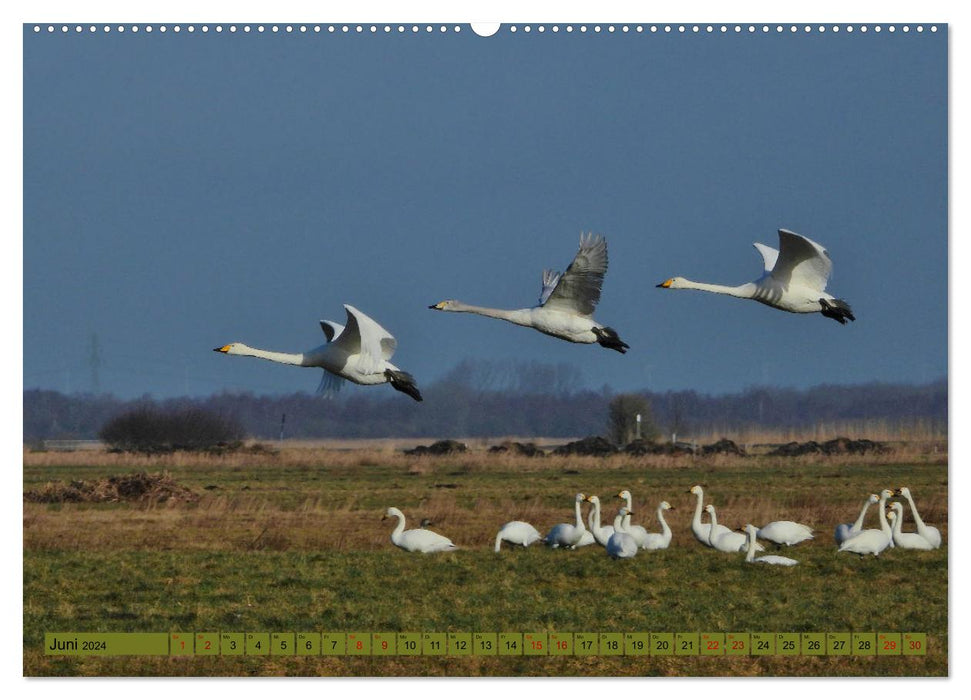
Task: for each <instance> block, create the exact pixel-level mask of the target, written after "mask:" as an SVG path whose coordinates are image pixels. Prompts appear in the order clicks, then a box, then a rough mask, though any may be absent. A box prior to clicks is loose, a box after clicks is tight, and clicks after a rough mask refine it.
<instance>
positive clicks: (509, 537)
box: [496, 520, 542, 552]
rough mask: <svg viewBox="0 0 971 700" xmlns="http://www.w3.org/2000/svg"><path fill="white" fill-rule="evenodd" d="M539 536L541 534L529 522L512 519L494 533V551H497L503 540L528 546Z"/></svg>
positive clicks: (537, 539) (536, 540) (538, 538)
mask: <svg viewBox="0 0 971 700" xmlns="http://www.w3.org/2000/svg"><path fill="white" fill-rule="evenodd" d="M541 538H542V535H540V534H539V532H538V531H537V530H536V528H535V527H533V526H532V525H530V524H529V523H524V522H523V521H522V520H513V521H511V522H508V523H506V524H505V525H503V526H502V527H501V528H500V529H499V532H498V533H497V534H496V551H497V552H498V551H499V546H500V545H501V544H502V542H503V540H505V541H506V542H508V543H509V544H518V545H521V546H522V547H528V546H529V545H531V544H533V542H539V540H540V539H541Z"/></svg>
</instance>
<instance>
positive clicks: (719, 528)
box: [688, 485, 765, 552]
mask: <svg viewBox="0 0 971 700" xmlns="http://www.w3.org/2000/svg"><path fill="white" fill-rule="evenodd" d="M688 493H691V494H694V495H695V496H696V497H697V499H698V501H697V503H696V504H695V515H694V518H692V520H691V532H692V534H694V536H695V539H696V540H698V541H699V542H701V543H702V544H703V545H705V546H706V547H711V546H712V544H711V540H712V539H718V538H719V537H721V536H722V535H728V534H732V530H731V528H728V527H725V526H724V525H719V524H718V523H717V522H715V519H714V518H712V522H711V524H708V523H703V522H701V511H702V505H703V502H704V500H705V492H704V490H702V488H701V486H698V485H695V486H692V487H691V488H690V489H689V490H688ZM734 534H738V533H734ZM743 537H744V535H743ZM745 546H746V547H747V546H748V540H746V541H745ZM755 549H756V551H758V552H761V551H764V550H765V547H764V546H762V545H761V544H756V545H755Z"/></svg>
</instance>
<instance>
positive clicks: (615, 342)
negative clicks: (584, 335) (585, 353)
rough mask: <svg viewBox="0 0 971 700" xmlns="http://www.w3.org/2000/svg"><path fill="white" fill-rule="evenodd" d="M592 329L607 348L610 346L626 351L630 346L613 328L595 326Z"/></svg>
mask: <svg viewBox="0 0 971 700" xmlns="http://www.w3.org/2000/svg"><path fill="white" fill-rule="evenodd" d="M592 330H593V334H594V335H595V336H597V342H598V343H600V344H601V345H602V346H603V347H605V348H610V349H611V350H616V351H617V352H620V353H625V352H627V350H628V348H630V345H628V344H627V343H625V342H624V341H623V340H621V339H620V336H619V335H617V331H615V330H614V329H613V328H610V327H608V326H604V327H603V328H597V327H594V328H593V329H592Z"/></svg>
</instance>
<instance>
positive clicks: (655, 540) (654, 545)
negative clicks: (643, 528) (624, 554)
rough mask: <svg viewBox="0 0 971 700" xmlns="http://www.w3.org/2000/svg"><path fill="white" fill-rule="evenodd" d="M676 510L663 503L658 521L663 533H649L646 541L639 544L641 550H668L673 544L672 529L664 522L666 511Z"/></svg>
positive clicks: (659, 510)
mask: <svg viewBox="0 0 971 700" xmlns="http://www.w3.org/2000/svg"><path fill="white" fill-rule="evenodd" d="M666 510H674V507H673V506H672V505H671V504H670V503H668V502H667V501H661V503H660V504H659V505H658V507H657V520H658V522H659V523H661V532H648V533H647V534H646V535H645V536H644V539H643V540H642V541H640V542H638V543H637V544H638V545H640V547H641V549H667V548H668V545H670V544H671V528H670V527H668V524H667V522H666V521H665V520H664V511H666Z"/></svg>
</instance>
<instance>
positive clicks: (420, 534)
mask: <svg viewBox="0 0 971 700" xmlns="http://www.w3.org/2000/svg"><path fill="white" fill-rule="evenodd" d="M388 518H397V519H398V524H397V525H395V528H394V530H392V532H391V542H392V543H393V544H394V546H395V547H400V548H401V549H403V550H405V551H406V552H426V553H427V552H447V551H449V550H452V549H458V547H456V546H455V545H454V544H452V540H450V539H449V538H447V537H445V536H443V535H439V534H438V533H437V532H432V531H431V530H405V515H404V513H402V512H401V511H400V510H398V509H397V508H388V511H387V512H386V513H385V514H384V515H383V516H382V518H381V520H387V519H388Z"/></svg>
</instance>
